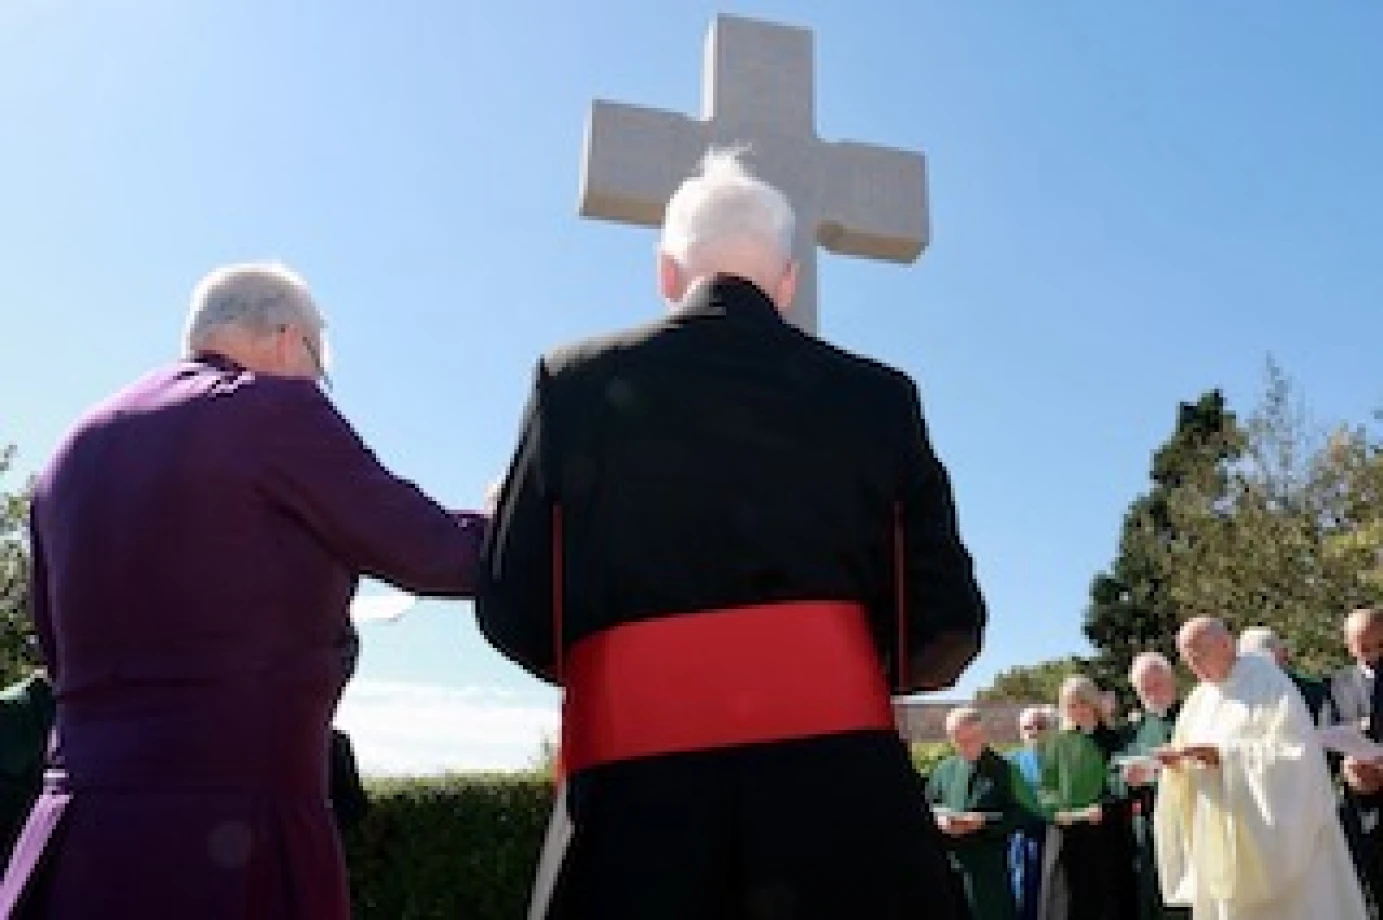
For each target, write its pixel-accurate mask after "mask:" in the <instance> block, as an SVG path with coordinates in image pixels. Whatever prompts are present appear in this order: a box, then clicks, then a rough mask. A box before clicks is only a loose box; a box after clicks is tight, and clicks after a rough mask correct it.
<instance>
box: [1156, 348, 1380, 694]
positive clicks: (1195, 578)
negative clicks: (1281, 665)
mask: <svg viewBox="0 0 1383 920" xmlns="http://www.w3.org/2000/svg"><path fill="white" fill-rule="evenodd" d="M1245 428H1246V441H1245V448H1244V450H1243V452H1242V454H1241V455H1240V456H1239V457H1238V458H1237V462H1235V463H1234V464H1233V465H1232V467H1231V468H1230V469H1229V476H1228V479H1227V480H1225V481H1224V482H1216V483H1213V484H1211V485H1209V486H1207V484H1206V483H1205V482H1204V481H1195V482H1191V483H1189V484H1188V485H1187V487H1186V488H1183V489H1181V490H1180V491H1179V492H1178V493H1177V494H1175V495H1174V496H1172V499H1171V501H1170V503H1169V513H1170V519H1171V522H1172V527H1173V529H1174V530H1176V531H1177V532H1178V533H1180V534H1183V535H1184V536H1185V540H1184V541H1183V543H1182V545H1181V550H1182V552H1181V554H1180V560H1179V564H1178V565H1177V566H1175V567H1174V568H1173V569H1172V570H1171V573H1170V575H1171V577H1170V580H1169V582H1168V593H1169V595H1170V596H1171V599H1172V601H1173V603H1174V604H1175V605H1176V606H1177V607H1179V608H1180V609H1182V610H1186V611H1194V612H1205V613H1210V614H1214V615H1216V616H1220V617H1222V618H1224V619H1225V620H1226V622H1228V623H1229V624H1230V625H1231V626H1232V627H1234V628H1235V629H1242V628H1243V627H1245V626H1250V625H1256V624H1261V625H1264V626H1269V627H1271V628H1272V629H1273V630H1275V631H1276V632H1277V633H1278V634H1279V635H1281V636H1282V637H1283V638H1285V639H1287V640H1288V641H1289V643H1290V644H1291V645H1292V647H1293V654H1294V657H1295V659H1296V665H1297V666H1298V667H1300V668H1302V669H1303V670H1308V671H1318V672H1319V671H1325V670H1328V669H1331V668H1334V667H1336V666H1338V665H1339V664H1340V663H1342V662H1343V661H1344V658H1345V650H1344V647H1343V644H1342V642H1341V639H1340V633H1339V624H1340V620H1341V617H1342V615H1343V614H1344V612H1345V611H1347V610H1349V609H1350V608H1352V607H1355V606H1358V605H1361V604H1365V603H1369V602H1371V601H1373V600H1375V599H1376V598H1377V594H1378V588H1379V581H1380V579H1379V576H1380V571H1379V556H1378V553H1379V547H1380V536H1383V504H1380V501H1379V496H1380V493H1381V492H1383V489H1380V486H1383V463H1381V462H1380V453H1379V446H1378V444H1377V443H1376V442H1375V441H1374V439H1373V438H1372V437H1371V436H1370V434H1369V432H1368V431H1367V430H1366V429H1365V428H1362V427H1360V428H1350V427H1346V426H1340V427H1338V428H1336V429H1335V430H1334V431H1333V432H1329V433H1328V434H1326V433H1322V432H1321V430H1320V429H1318V427H1317V426H1316V425H1315V424H1314V423H1313V422H1312V420H1311V418H1310V415H1309V413H1308V412H1307V410H1306V408H1305V404H1304V401H1303V400H1302V399H1301V397H1300V396H1299V395H1298V394H1297V393H1296V392H1295V391H1294V388H1293V386H1292V383H1291V381H1290V380H1289V379H1288V377H1287V376H1286V374H1284V373H1283V371H1282V370H1281V368H1280V367H1278V366H1277V365H1276V364H1275V363H1273V362H1271V361H1270V362H1269V363H1268V369H1267V384H1266V388H1265V392H1264V395H1263V398H1262V401H1261V403H1260V405H1259V407H1258V408H1257V409H1256V410H1255V412H1254V414H1253V415H1252V416H1251V417H1250V418H1249V420H1248V423H1247V425H1246V426H1245ZM1212 492H1213V493H1214V494H1211V493H1212Z"/></svg>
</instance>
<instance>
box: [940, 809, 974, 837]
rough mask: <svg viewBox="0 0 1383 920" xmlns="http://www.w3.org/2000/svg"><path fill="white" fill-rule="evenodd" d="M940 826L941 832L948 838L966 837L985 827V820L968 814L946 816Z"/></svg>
mask: <svg viewBox="0 0 1383 920" xmlns="http://www.w3.org/2000/svg"><path fill="white" fill-rule="evenodd" d="M938 825H939V826H940V827H941V832H942V833H943V834H945V835H946V836H948V837H964V836H965V835H966V834H973V833H974V832H975V831H977V830H979V829H980V828H981V827H984V818H983V817H982V816H980V815H973V814H968V813H965V814H952V815H944V816H942V818H941V820H940V821H939V822H938Z"/></svg>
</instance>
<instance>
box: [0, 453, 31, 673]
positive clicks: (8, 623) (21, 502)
mask: <svg viewBox="0 0 1383 920" xmlns="http://www.w3.org/2000/svg"><path fill="white" fill-rule="evenodd" d="M13 462H14V447H13V446H8V447H0V486H3V484H4V480H5V478H6V476H7V475H8V474H9V473H10V471H11V466H12V464H13ZM28 510H29V500H28V496H27V494H25V493H24V492H9V491H7V490H5V489H3V488H0V686H4V685H8V684H10V683H12V682H14V681H16V680H18V679H19V678H21V677H23V676H24V675H26V674H28V673H29V672H30V671H31V670H32V669H33V667H34V665H35V663H36V662H35V661H34V658H33V651H32V649H33V646H32V642H31V636H32V635H33V630H32V627H31V626H30V622H29V612H28V600H29V547H28V539H27V536H26V534H27V532H28V531H27V522H28Z"/></svg>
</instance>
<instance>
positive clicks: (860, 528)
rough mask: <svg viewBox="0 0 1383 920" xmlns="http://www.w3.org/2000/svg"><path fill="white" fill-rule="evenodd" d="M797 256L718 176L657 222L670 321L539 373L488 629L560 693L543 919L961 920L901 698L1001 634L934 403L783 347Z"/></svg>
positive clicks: (713, 170) (719, 163) (712, 163)
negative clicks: (900, 713)
mask: <svg viewBox="0 0 1383 920" xmlns="http://www.w3.org/2000/svg"><path fill="white" fill-rule="evenodd" d="M793 236H794V232H793V213H792V209H791V207H790V206H789V205H788V202H787V201H786V200H785V199H784V197H783V196H782V194H781V193H780V192H778V191H777V190H776V189H774V188H773V187H772V186H769V185H768V184H766V183H764V182H762V181H760V180H758V179H756V178H755V177H754V176H752V175H750V174H749V173H748V172H747V171H746V170H745V168H744V167H743V166H742V165H741V163H740V160H739V158H738V157H737V156H736V155H734V154H726V153H713V154H712V155H710V156H708V157H707V158H706V160H705V162H704V164H703V168H702V171H701V173H700V174H699V175H697V176H694V177H692V178H690V179H688V180H687V181H686V182H685V183H684V184H683V185H682V186H681V187H680V188H679V189H678V191H677V192H676V194H675V195H674V196H673V198H672V200H671V202H670V203H669V205H668V208H667V216H666V223H665V226H664V228H663V237H662V250H661V252H660V254H659V257H658V283H659V289H660V291H661V292H662V294H663V296H664V298H665V299H666V300H667V301H668V302H669V303H670V304H672V312H671V315H670V316H668V317H667V318H665V319H663V320H661V321H658V322H655V323H652V324H650V325H648V326H645V327H643V328H640V329H636V330H633V331H630V332H626V333H624V334H620V335H615V336H612V337H610V338H606V339H603V340H598V341H593V342H588V343H584V344H581V345H577V346H575V347H571V348H565V349H562V350H560V351H558V352H557V353H555V354H551V355H548V356H547V357H545V358H543V359H542V360H541V361H540V362H539V365H538V368H537V375H536V380H535V382H534V386H533V393H532V397H531V399H530V403H529V408H528V414H527V418H526V419H525V422H524V426H523V434H522V437H521V440H520V443H519V448H518V451H517V454H516V456H515V458H514V461H513V463H512V465H511V467H510V469H509V472H508V475H507V477H506V480H505V483H504V486H503V488H502V490H501V495H500V499H499V503H498V508H497V511H496V516H495V521H496V524H495V528H494V530H493V531H492V539H491V542H490V543H489V544H488V546H487V550H486V552H487V567H486V580H487V583H486V584H485V585H484V586H483V587H482V591H481V597H480V601H479V603H478V605H477V611H478V615H479V620H480V625H481V628H482V629H483V630H484V632H485V634H486V635H487V636H488V637H489V638H490V640H491V641H492V642H493V643H494V644H495V645H496V646H497V647H498V648H499V649H500V650H501V651H503V652H504V653H505V654H506V655H508V656H510V657H511V658H512V659H514V660H515V661H516V662H518V663H519V664H521V665H522V666H523V667H525V668H526V669H528V670H529V671H530V672H532V673H534V674H536V675H538V676H540V677H541V678H543V679H545V680H548V681H552V682H555V683H559V684H561V685H562V686H563V687H564V688H565V690H566V699H565V714H564V719H563V737H562V763H563V766H564V768H565V770H566V771H567V777H568V779H567V783H566V787H567V792H566V795H567V798H568V806H569V807H568V810H569V812H570V815H571V818H572V823H573V829H572V831H573V832H572V834H571V838H570V842H569V845H568V846H565V847H564V848H557V847H554V853H553V854H551V855H552V858H551V859H545V860H544V870H543V871H542V872H541V873H540V879H543V880H546V879H552V880H553V885H552V891H551V901H550V903H546V899H545V897H544V892H543V888H544V887H545V886H544V885H543V884H541V883H540V886H539V895H538V897H537V898H535V904H534V908H533V911H532V914H533V915H536V916H547V917H551V918H557V917H561V918H566V920H571V918H599V920H626V918H645V917H659V918H662V920H676V918H698V920H699V918H705V917H736V916H743V917H781V918H794V920H808V918H816V917H820V918H827V917H830V918H838V917H846V916H858V917H871V918H903V917H915V916H921V915H927V916H936V917H945V916H948V914H947V913H946V905H945V903H944V902H938V901H936V900H935V899H936V898H938V897H944V894H945V886H946V885H947V875H946V873H947V868H946V864H945V859H944V856H943V853H942V845H941V840H940V836H939V834H938V833H937V830H936V827H935V824H934V822H933V821H932V820H931V817H930V815H929V814H928V810H927V808H926V803H925V801H924V800H923V798H922V796H921V795H920V794H919V792H920V790H919V788H918V777H917V775H916V772H915V771H914V770H913V768H912V765H911V763H910V760H909V757H908V752H907V750H906V748H905V746H904V745H903V743H902V741H901V739H900V738H899V737H898V732H897V730H896V727H895V722H894V718H893V714H892V710H891V707H890V705H889V694H890V690H893V691H913V690H920V689H926V688H933V687H943V686H947V685H949V684H951V683H952V682H953V681H954V680H955V679H956V678H957V676H958V675H959V674H960V673H961V671H962V670H963V669H964V667H965V666H966V664H967V663H968V662H969V661H970V659H971V658H972V657H973V656H974V655H975V653H976V651H977V649H978V647H979V643H980V634H981V629H982V626H983V622H984V618H985V614H984V605H983V602H982V600H981V596H980V591H979V588H978V586H977V584H976V582H975V578H974V575H973V573H972V566H971V561H970V557H969V555H968V554H967V552H966V551H965V549H964V547H963V546H962V544H961V541H960V538H959V536H958V533H957V526H956V520H955V513H954V511H953V509H952V505H951V489H950V486H949V483H948V480H947V476H946V473H945V471H944V469H943V468H942V466H941V464H940V463H939V462H938V461H937V459H936V456H935V455H934V454H933V452H932V449H931V446H930V444H929V442H928V437H927V432H926V428H925V426H924V424H923V420H922V414H921V409H920V403H919V400H918V396H917V390H916V387H915V386H914V385H913V383H912V382H911V381H910V380H909V379H908V378H907V377H906V376H904V375H903V374H901V373H899V372H898V371H895V370H893V369H891V368H888V367H885V366H883V365H881V364H877V363H875V362H873V361H869V360H867V359H864V358H860V357H856V356H853V355H850V354H847V353H845V352H843V351H841V350H839V349H837V348H834V347H832V346H830V345H827V344H825V343H824V342H821V341H819V340H817V339H815V338H812V337H810V336H808V335H805V334H803V333H802V332H800V331H798V330H796V329H794V328H793V327H792V326H790V325H789V324H788V323H786V322H785V321H784V319H783V314H784V313H785V312H786V311H788V310H790V309H791V304H792V297H793V288H794V285H795V282H796V277H797V269H796V263H795V262H794V261H793V258H792V248H791V247H792V240H793ZM560 814H561V813H560V811H559V818H560ZM552 839H554V840H560V835H555V836H554V837H553V838H552ZM559 866H560V870H558V867H559ZM936 911H941V912H940V913H937V912H936Z"/></svg>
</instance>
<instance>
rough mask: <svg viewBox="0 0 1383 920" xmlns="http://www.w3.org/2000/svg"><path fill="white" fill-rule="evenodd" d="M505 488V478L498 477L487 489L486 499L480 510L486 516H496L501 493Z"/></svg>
mask: <svg viewBox="0 0 1383 920" xmlns="http://www.w3.org/2000/svg"><path fill="white" fill-rule="evenodd" d="M502 488H504V480H502V479H496V480H495V481H494V482H492V483H490V485H489V486H488V487H487V488H486V489H485V501H484V502H483V503H482V504H481V506H480V510H481V512H482V513H483V514H484V515H485V516H486V517H494V516H495V511H496V510H497V509H498V507H499V493H500V490H501V489H502Z"/></svg>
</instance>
